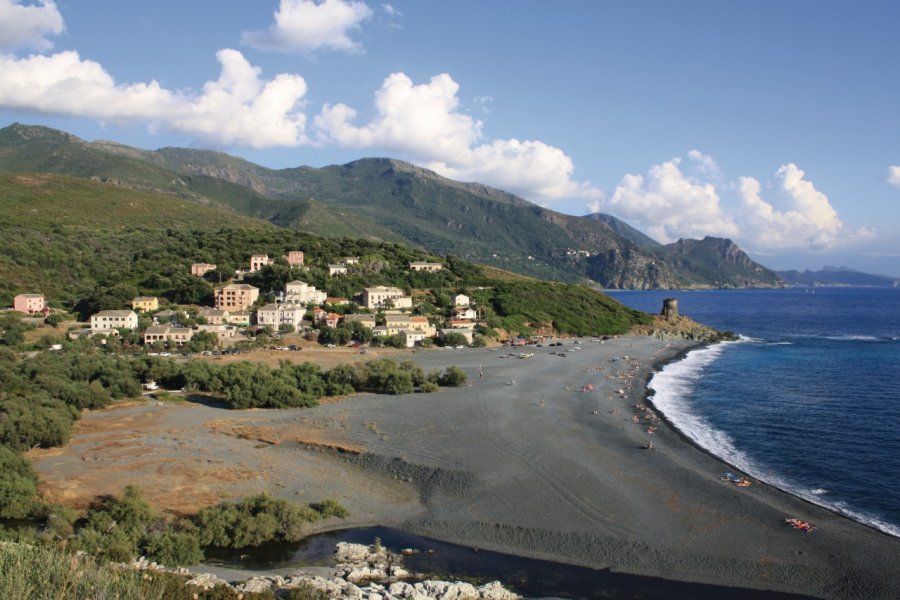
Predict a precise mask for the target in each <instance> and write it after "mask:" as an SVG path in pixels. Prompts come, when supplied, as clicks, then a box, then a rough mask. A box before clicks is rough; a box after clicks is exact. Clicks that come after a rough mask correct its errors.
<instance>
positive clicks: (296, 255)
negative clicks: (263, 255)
mask: <svg viewBox="0 0 900 600" xmlns="http://www.w3.org/2000/svg"><path fill="white" fill-rule="evenodd" d="M284 258H285V260H287V264H289V265H290V266H291V268H292V269H293V268H294V267H302V266H303V252H301V251H300V250H291V251H290V252H288V253H287V256H285V257H284Z"/></svg>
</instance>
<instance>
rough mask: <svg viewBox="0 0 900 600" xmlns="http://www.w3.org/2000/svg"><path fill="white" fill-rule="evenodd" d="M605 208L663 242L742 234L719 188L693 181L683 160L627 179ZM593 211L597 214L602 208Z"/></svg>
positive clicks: (675, 160) (622, 182) (623, 180)
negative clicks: (727, 211)
mask: <svg viewBox="0 0 900 600" xmlns="http://www.w3.org/2000/svg"><path fill="white" fill-rule="evenodd" d="M605 207H606V209H607V210H608V211H609V212H612V213H614V214H616V215H618V216H620V217H622V218H623V219H625V220H626V221H629V222H631V223H635V224H636V225H637V226H638V227H640V228H642V229H644V230H645V231H646V232H647V233H648V234H649V235H650V236H651V237H653V238H655V239H657V240H659V241H661V242H672V241H675V240H677V239H679V238H682V237H690V238H702V237H704V236H707V235H714V236H723V237H734V236H736V235H737V234H738V233H739V229H738V227H737V224H736V223H735V222H734V220H733V219H732V218H731V217H730V216H729V215H727V214H726V213H725V211H724V210H723V208H722V204H721V200H720V198H719V194H718V192H717V191H716V187H715V185H713V184H712V183H703V182H698V181H692V180H691V179H690V178H689V177H687V176H686V175H685V174H684V172H683V171H682V170H681V159H680V158H674V159H672V160H670V161H668V162H664V163H662V164H660V165H654V166H652V167H651V168H650V170H649V171H648V173H647V175H646V176H644V175H625V176H624V177H623V178H622V180H621V181H620V182H619V185H618V186H616V189H615V191H614V192H613V194H612V196H611V197H610V199H609V201H608V202H606V203H605ZM591 208H592V209H594V210H595V212H596V209H599V208H601V206H600V205H597V204H595V205H593V206H592V207H591Z"/></svg>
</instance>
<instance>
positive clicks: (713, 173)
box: [687, 150, 722, 179]
mask: <svg viewBox="0 0 900 600" xmlns="http://www.w3.org/2000/svg"><path fill="white" fill-rule="evenodd" d="M687 155H688V158H689V159H691V161H693V163H694V168H695V169H696V171H697V174H698V175H699V176H700V177H702V178H707V179H721V177H722V170H721V169H719V164H718V163H717V162H716V160H715V159H714V158H713V157H712V156H709V155H708V154H703V153H702V152H700V151H699V150H691V151H690V152H688V154H687Z"/></svg>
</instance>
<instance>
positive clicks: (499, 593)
mask: <svg viewBox="0 0 900 600" xmlns="http://www.w3.org/2000/svg"><path fill="white" fill-rule="evenodd" d="M478 591H479V592H480V593H481V597H482V598H485V599H487V600H516V599H517V598H519V595H518V594H515V593H513V592H511V591H509V590H508V589H506V588H505V587H503V584H502V583H500V582H499V581H492V582H490V583H486V584H484V585H483V586H481V587H479V588H478Z"/></svg>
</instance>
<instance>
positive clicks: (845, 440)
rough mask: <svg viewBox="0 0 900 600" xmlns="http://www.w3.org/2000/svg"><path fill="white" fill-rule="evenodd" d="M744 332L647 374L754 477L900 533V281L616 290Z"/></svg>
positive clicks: (693, 429)
mask: <svg viewBox="0 0 900 600" xmlns="http://www.w3.org/2000/svg"><path fill="white" fill-rule="evenodd" d="M610 295H611V296H613V297H615V298H616V299H618V300H619V301H620V302H623V303H624V304H626V305H628V306H631V307H634V308H638V309H641V310H645V311H647V312H653V313H657V312H659V310H660V308H661V307H662V301H663V298H667V297H674V298H677V299H678V304H679V311H680V313H681V314H684V315H687V316H689V317H691V318H693V319H694V320H696V321H700V322H702V323H705V324H707V325H710V326H712V327H715V328H717V329H720V330H728V331H732V332H734V333H736V334H739V335H740V340H739V341H737V342H727V343H723V344H716V345H713V346H709V347H706V348H703V349H699V350H695V351H692V352H690V353H689V354H688V355H687V357H686V358H684V359H683V360H681V361H678V362H674V363H671V364H669V365H667V366H666V367H665V368H664V369H663V370H662V371H661V372H660V373H658V374H656V375H655V376H654V378H653V380H652V381H651V384H650V387H651V390H652V393H653V398H652V401H653V402H654V404H655V405H656V406H657V407H658V408H659V410H660V411H661V412H663V413H664V414H665V415H666V417H667V418H668V419H669V420H670V421H671V422H672V423H673V424H674V425H675V426H676V427H677V428H678V429H680V430H681V431H682V433H684V434H685V435H686V436H687V437H689V438H690V439H692V440H693V441H694V442H696V443H697V444H698V445H699V446H701V447H703V448H705V449H706V450H708V451H709V452H711V453H712V454H715V455H717V456H719V457H721V458H722V459H724V460H725V461H727V462H728V463H730V464H732V465H734V466H735V467H737V468H739V469H740V470H742V471H744V472H746V473H748V474H749V475H751V476H753V477H755V478H758V479H760V480H763V481H766V482H767V483H770V484H772V485H774V486H776V487H779V488H781V489H783V490H785V491H787V492H790V493H793V494H796V495H797V496H801V497H803V498H805V499H807V500H810V501H811V502H815V503H817V504H820V505H822V506H825V507H828V508H830V509H832V510H834V511H836V512H839V513H842V514H844V515H846V516H848V517H850V518H852V519H855V520H857V521H861V522H863V523H866V524H868V525H871V526H873V527H876V528H878V529H880V530H882V531H884V532H886V533H889V534H892V535H895V536H898V537H900V289H878V288H810V289H806V288H799V289H797V288H792V289H783V290H710V291H689V292H688V291H686V292H672V291H668V292H661V291H653V292H611V293H610Z"/></svg>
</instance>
